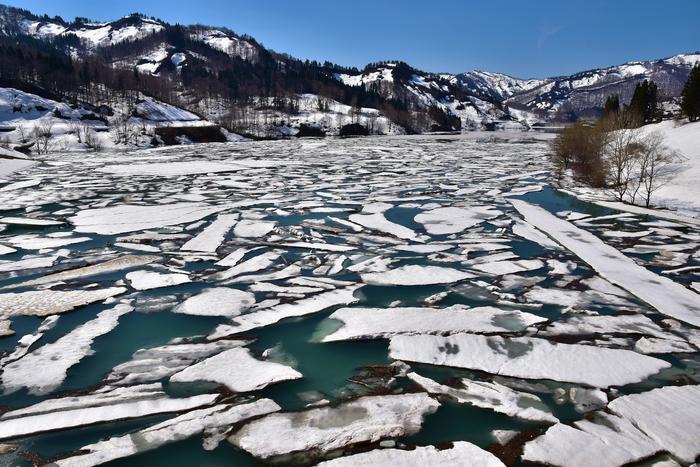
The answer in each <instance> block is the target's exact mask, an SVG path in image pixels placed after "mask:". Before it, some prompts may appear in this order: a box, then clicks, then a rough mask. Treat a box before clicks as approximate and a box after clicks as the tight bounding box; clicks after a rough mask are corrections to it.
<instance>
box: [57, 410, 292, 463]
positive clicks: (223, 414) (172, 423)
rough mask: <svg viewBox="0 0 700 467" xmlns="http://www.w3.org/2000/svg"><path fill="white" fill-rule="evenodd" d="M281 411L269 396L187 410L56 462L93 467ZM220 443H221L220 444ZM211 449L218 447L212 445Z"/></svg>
mask: <svg viewBox="0 0 700 467" xmlns="http://www.w3.org/2000/svg"><path fill="white" fill-rule="evenodd" d="M278 410H280V407H279V405H277V404H276V403H275V402H273V401H272V400H270V399H260V400H257V401H254V402H249V403H244V404H238V405H229V404H221V405H215V406H212V407H206V408H204V409H198V410H193V411H191V412H186V413H184V414H182V415H180V416H177V417H175V418H172V419H170V420H166V421H164V422H162V423H158V424H157V425H153V426H150V427H148V428H145V429H143V430H140V431H137V432H135V433H129V434H126V435H124V436H116V437H113V438H109V439H106V440H104V441H98V442H97V443H94V444H88V445H86V446H83V447H82V448H80V450H79V451H78V452H77V453H76V454H74V455H71V456H70V457H67V458H63V459H59V460H57V461H55V462H54V465H57V466H58V467H91V466H93V465H99V464H104V463H106V462H110V461H113V460H115V459H120V458H123V457H129V456H133V455H135V454H139V453H142V452H146V451H152V450H153V449H157V448H159V447H161V446H163V445H166V444H169V443H175V442H177V441H182V440H185V439H187V438H190V437H192V436H196V435H199V434H204V433H209V434H211V433H216V432H219V431H221V432H223V433H225V432H226V431H227V430H228V429H229V428H230V427H231V426H232V425H234V424H236V423H239V422H241V421H244V420H247V419H249V418H252V417H259V416H261V415H266V414H269V413H272V412H276V411H278ZM217 444H218V443H217ZM205 446H206V447H207V448H209V449H213V448H214V447H216V446H215V445H209V444H207V442H206V441H205Z"/></svg>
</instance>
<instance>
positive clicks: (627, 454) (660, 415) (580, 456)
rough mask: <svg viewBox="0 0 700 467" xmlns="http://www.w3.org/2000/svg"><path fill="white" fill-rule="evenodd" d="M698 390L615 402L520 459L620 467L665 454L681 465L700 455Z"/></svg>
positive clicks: (561, 428) (677, 389) (670, 390)
mask: <svg viewBox="0 0 700 467" xmlns="http://www.w3.org/2000/svg"><path fill="white" fill-rule="evenodd" d="M698 440H700V386H694V385H693V386H667V387H663V388H657V389H653V390H651V391H648V392H643V393H640V394H632V395H627V396H622V397H619V398H618V399H615V400H614V401H612V402H611V403H610V404H608V407H607V412H604V411H598V412H595V413H594V416H593V417H590V418H589V419H586V420H581V421H577V422H574V424H573V426H571V425H565V424H557V425H554V426H553V427H551V428H550V429H549V430H547V432H546V433H545V434H544V435H542V436H540V437H538V438H535V439H534V440H532V441H530V442H528V443H527V444H526V445H525V449H524V452H523V459H524V460H526V461H530V462H540V463H545V464H548V465H558V466H573V467H579V466H581V467H583V466H589V465H591V464H590V462H591V459H596V465H601V466H606V467H607V466H610V467H614V466H620V465H625V464H629V463H632V462H635V461H640V460H643V459H646V458H648V457H650V456H652V455H654V454H657V453H659V452H668V453H670V454H671V455H672V456H674V457H675V458H676V459H678V460H679V461H681V462H683V463H684V464H691V463H693V462H694V461H695V460H696V458H697V457H698V456H699V455H700V443H698Z"/></svg>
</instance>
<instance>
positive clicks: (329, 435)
mask: <svg viewBox="0 0 700 467" xmlns="http://www.w3.org/2000/svg"><path fill="white" fill-rule="evenodd" d="M439 405H440V404H439V403H438V402H437V401H436V400H434V399H432V398H431V397H429V396H428V395H426V394H402V395H396V396H367V397H360V398H359V399H356V400H353V401H350V402H344V403H342V404H340V405H339V406H337V407H330V406H326V407H318V408H312V409H310V410H305V411H302V412H290V413H277V414H271V415H266V416H265V417H263V418H260V419H258V420H254V421H252V422H250V423H248V424H247V425H245V426H243V428H241V429H240V430H239V431H238V432H236V433H234V434H233V435H231V436H230V437H229V441H230V442H231V443H233V444H234V445H236V446H238V447H240V448H241V449H243V450H245V451H248V452H249V453H251V454H252V455H254V456H255V457H259V458H263V459H268V458H272V457H275V456H281V455H284V454H288V453H295V452H300V451H315V452H318V453H326V452H328V451H332V450H334V449H338V448H342V447H345V446H351V445H353V444H357V443H363V442H368V441H370V442H372V441H379V440H380V439H382V438H397V437H402V436H407V435H412V434H414V433H416V432H418V430H420V427H421V424H422V422H423V418H424V417H425V416H426V415H428V414H430V413H433V412H435V411H436V410H437V408H438V407H439ZM270 433H274V434H275V436H274V437H270Z"/></svg>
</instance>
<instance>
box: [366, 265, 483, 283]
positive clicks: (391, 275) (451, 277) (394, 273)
mask: <svg viewBox="0 0 700 467" xmlns="http://www.w3.org/2000/svg"><path fill="white" fill-rule="evenodd" d="M360 277H362V281H363V282H365V283H367V284H371V285H406V286H407V285H435V284H452V283H454V282H459V281H463V280H465V279H471V278H473V277H474V275H473V274H470V273H468V272H466V271H460V270H458V269H452V268H446V267H442V266H419V265H407V266H400V267H398V268H395V269H390V270H388V271H383V272H367V273H364V274H360Z"/></svg>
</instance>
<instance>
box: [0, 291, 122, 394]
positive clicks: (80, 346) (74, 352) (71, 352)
mask: <svg viewBox="0 0 700 467" xmlns="http://www.w3.org/2000/svg"><path fill="white" fill-rule="evenodd" d="M130 311H133V308H132V307H131V306H129V305H124V304H120V305H117V306H116V307H114V308H111V309H109V310H105V311H102V312H100V313H98V314H97V317H96V318H95V319H93V320H90V321H88V322H87V323H85V324H82V325H80V326H78V327H76V328H75V329H73V330H72V331H71V332H69V333H68V334H66V335H64V336H62V337H60V338H59V339H58V340H56V341H54V342H52V343H50V344H46V345H44V346H42V347H39V348H38V349H36V350H33V351H32V352H29V353H28V354H26V355H24V356H23V357H22V358H20V359H18V360H15V361H13V362H11V363H9V364H7V365H5V366H4V367H3V368H2V370H3V371H2V376H0V382H1V384H2V387H3V389H4V392H5V394H9V393H13V392H15V391H19V390H20V389H22V388H27V389H28V391H29V393H30V394H34V395H43V394H48V393H50V392H52V391H53V390H54V389H56V388H58V387H59V386H60V385H61V384H62V383H63V381H64V380H65V379H66V376H67V375H68V370H69V369H70V368H71V367H73V366H75V365H77V364H78V363H80V361H81V360H82V359H83V358H85V357H87V356H88V355H91V354H92V353H93V351H92V348H91V346H92V342H93V341H94V340H95V338H97V337H99V336H102V335H105V334H107V333H108V332H110V331H112V330H113V329H114V328H115V327H117V324H118V321H119V318H120V317H121V316H122V315H124V314H126V313H128V312H130Z"/></svg>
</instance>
